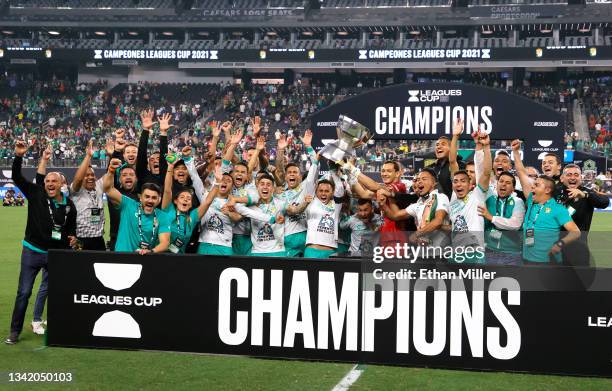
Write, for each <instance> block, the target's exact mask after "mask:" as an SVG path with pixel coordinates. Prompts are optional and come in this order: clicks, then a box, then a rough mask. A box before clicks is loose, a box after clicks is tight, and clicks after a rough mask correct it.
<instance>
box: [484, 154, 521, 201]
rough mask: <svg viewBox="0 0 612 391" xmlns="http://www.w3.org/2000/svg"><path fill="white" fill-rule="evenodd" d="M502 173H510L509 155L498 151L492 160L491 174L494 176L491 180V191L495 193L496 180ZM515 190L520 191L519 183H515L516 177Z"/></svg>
mask: <svg viewBox="0 0 612 391" xmlns="http://www.w3.org/2000/svg"><path fill="white" fill-rule="evenodd" d="M504 172H512V160H511V159H510V155H508V152H506V151H503V150H499V151H497V153H496V154H495V159H493V174H494V176H493V177H492V178H491V190H492V191H493V192H495V190H496V188H497V180H498V179H499V177H500V175H501V174H502V173H504ZM514 183H515V184H516V185H515V190H517V191H519V192H520V191H521V190H523V189H522V188H521V183H520V182H518V183H517V179H516V177H515V178H514Z"/></svg>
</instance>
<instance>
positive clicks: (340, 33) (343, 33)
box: [337, 31, 348, 36]
mask: <svg viewBox="0 0 612 391" xmlns="http://www.w3.org/2000/svg"><path fill="white" fill-rule="evenodd" d="M337 34H338V35H342V36H345V35H348V31H338V32H337Z"/></svg>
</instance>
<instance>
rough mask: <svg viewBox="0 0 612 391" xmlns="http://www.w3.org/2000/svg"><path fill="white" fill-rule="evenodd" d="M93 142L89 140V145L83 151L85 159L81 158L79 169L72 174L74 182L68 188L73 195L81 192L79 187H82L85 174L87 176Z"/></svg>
mask: <svg viewBox="0 0 612 391" xmlns="http://www.w3.org/2000/svg"><path fill="white" fill-rule="evenodd" d="M93 152H94V151H93V141H92V140H89V144H87V149H86V150H85V157H83V161H82V162H81V165H80V166H79V169H78V170H77V172H76V173H75V174H74V180H73V181H72V185H71V186H70V190H72V191H73V192H74V193H76V192H77V191H79V190H81V185H83V179H85V174H87V169H88V168H89V166H90V165H91V157H92V156H93Z"/></svg>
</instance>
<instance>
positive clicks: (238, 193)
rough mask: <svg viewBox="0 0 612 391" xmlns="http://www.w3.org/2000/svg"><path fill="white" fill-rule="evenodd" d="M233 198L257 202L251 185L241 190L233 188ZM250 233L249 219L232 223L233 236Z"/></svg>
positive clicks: (256, 195)
mask: <svg viewBox="0 0 612 391" xmlns="http://www.w3.org/2000/svg"><path fill="white" fill-rule="evenodd" d="M232 195H233V196H234V197H247V198H249V199H251V201H252V202H257V201H258V200H259V195H258V194H257V189H256V188H255V186H253V185H252V184H248V185H246V186H242V187H241V188H234V190H233V191H232ZM250 233H251V222H250V221H249V219H247V218H244V219H242V220H240V221H239V222H237V223H234V235H249V234H250Z"/></svg>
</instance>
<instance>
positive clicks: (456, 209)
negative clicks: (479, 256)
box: [449, 185, 487, 247]
mask: <svg viewBox="0 0 612 391" xmlns="http://www.w3.org/2000/svg"><path fill="white" fill-rule="evenodd" d="M486 196H487V192H485V191H484V190H482V188H481V187H480V185H478V186H476V188H474V190H472V191H470V192H469V193H468V194H467V196H465V198H463V199H456V200H454V201H452V202H451V203H450V205H449V218H450V220H451V223H452V226H453V229H452V234H453V245H462V246H465V245H481V246H483V247H484V218H483V217H482V216H480V215H478V206H480V205H484V204H485V201H486Z"/></svg>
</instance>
